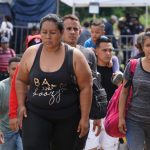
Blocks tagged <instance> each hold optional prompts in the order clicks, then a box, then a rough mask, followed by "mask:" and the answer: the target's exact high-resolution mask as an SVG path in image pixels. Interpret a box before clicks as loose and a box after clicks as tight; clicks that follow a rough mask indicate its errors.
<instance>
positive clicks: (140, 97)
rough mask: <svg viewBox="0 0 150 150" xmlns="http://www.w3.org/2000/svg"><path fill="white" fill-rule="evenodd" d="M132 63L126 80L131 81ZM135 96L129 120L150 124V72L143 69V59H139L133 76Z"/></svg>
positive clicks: (126, 73)
mask: <svg viewBox="0 0 150 150" xmlns="http://www.w3.org/2000/svg"><path fill="white" fill-rule="evenodd" d="M129 68H130V63H128V64H127V66H126V69H125V72H124V78H125V79H127V80H128V79H129V76H130V72H129ZM132 82H133V95H132V100H131V103H130V106H129V108H128V114H127V118H129V119H132V120H134V121H138V122H144V123H147V124H150V72H147V71H145V70H144V69H143V66H142V63H141V59H138V63H137V66H136V70H135V73H134V76H133V81H132Z"/></svg>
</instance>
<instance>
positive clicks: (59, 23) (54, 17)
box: [40, 14, 64, 32]
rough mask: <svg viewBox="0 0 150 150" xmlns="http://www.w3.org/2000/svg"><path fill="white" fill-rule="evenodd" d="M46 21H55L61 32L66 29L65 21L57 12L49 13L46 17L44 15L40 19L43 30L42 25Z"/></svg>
mask: <svg viewBox="0 0 150 150" xmlns="http://www.w3.org/2000/svg"><path fill="white" fill-rule="evenodd" d="M45 21H53V22H55V23H56V25H57V27H58V29H59V30H60V32H62V31H63V30H64V25H63V21H62V20H61V19H60V18H59V17H58V16H57V15H56V14H48V15H46V16H45V17H43V18H42V19H41V21H40V30H41V28H42V25H43V23H44V22H45Z"/></svg>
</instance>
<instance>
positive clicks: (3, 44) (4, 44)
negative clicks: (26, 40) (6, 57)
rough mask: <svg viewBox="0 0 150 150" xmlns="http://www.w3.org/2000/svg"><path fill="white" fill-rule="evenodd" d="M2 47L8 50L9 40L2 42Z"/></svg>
mask: <svg viewBox="0 0 150 150" xmlns="http://www.w3.org/2000/svg"><path fill="white" fill-rule="evenodd" d="M1 47H2V49H4V50H6V49H7V48H8V47H9V43H8V42H6V43H1Z"/></svg>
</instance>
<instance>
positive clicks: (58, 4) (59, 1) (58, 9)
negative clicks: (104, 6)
mask: <svg viewBox="0 0 150 150" xmlns="http://www.w3.org/2000/svg"><path fill="white" fill-rule="evenodd" d="M59 3H60V1H59V0H57V12H56V13H57V15H59Z"/></svg>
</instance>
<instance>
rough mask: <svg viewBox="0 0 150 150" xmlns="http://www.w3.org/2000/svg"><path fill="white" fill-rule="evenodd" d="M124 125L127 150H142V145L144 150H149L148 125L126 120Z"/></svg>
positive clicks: (149, 134) (149, 133)
mask: <svg viewBox="0 0 150 150" xmlns="http://www.w3.org/2000/svg"><path fill="white" fill-rule="evenodd" d="M126 125H127V134H126V137H127V143H128V146H129V150H143V148H144V143H145V144H146V149H147V150H150V124H146V123H142V122H135V121H133V120H130V119H127V120H126Z"/></svg>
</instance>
